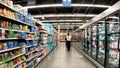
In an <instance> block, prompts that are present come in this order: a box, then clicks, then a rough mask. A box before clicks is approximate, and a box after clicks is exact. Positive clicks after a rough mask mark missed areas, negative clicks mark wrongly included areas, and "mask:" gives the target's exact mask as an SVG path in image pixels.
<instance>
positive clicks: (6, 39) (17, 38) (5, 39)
mask: <svg viewBox="0 0 120 68" xmlns="http://www.w3.org/2000/svg"><path fill="white" fill-rule="evenodd" d="M16 39H19V38H0V40H16Z"/></svg>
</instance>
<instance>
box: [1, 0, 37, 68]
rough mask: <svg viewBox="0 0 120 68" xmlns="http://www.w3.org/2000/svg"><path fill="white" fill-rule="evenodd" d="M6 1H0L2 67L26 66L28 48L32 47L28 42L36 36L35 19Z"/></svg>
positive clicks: (17, 67) (23, 67)
mask: <svg viewBox="0 0 120 68" xmlns="http://www.w3.org/2000/svg"><path fill="white" fill-rule="evenodd" d="M5 3H6V2H4V3H1V2H0V67H1V68H25V67H26V61H27V60H28V59H26V48H30V47H32V46H29V44H26V42H29V41H31V39H32V40H33V39H34V38H35V35H34V34H35V29H36V26H35V21H34V19H32V17H31V19H29V18H30V16H29V17H28V16H27V15H24V14H22V13H20V12H19V11H16V10H15V9H14V8H10V7H9V6H8V5H5ZM8 12H9V13H8ZM25 13H27V12H25ZM28 38H29V40H28ZM32 44H34V43H32Z"/></svg>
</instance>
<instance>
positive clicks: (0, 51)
mask: <svg viewBox="0 0 120 68" xmlns="http://www.w3.org/2000/svg"><path fill="white" fill-rule="evenodd" d="M20 48H23V47H15V48H10V49H5V50H0V53H2V52H7V51H11V50H16V49H20Z"/></svg>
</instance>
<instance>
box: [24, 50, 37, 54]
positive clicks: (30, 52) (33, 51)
mask: <svg viewBox="0 0 120 68" xmlns="http://www.w3.org/2000/svg"><path fill="white" fill-rule="evenodd" d="M35 51H37V50H33V51H32V52H29V53H27V54H26V55H29V54H31V53H34V52H35Z"/></svg>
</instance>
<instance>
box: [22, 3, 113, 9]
mask: <svg viewBox="0 0 120 68" xmlns="http://www.w3.org/2000/svg"><path fill="white" fill-rule="evenodd" d="M50 7H63V4H46V5H35V6H25V7H24V8H28V9H32V8H50ZM71 7H97V8H109V7H111V6H107V5H97V4H71Z"/></svg>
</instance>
